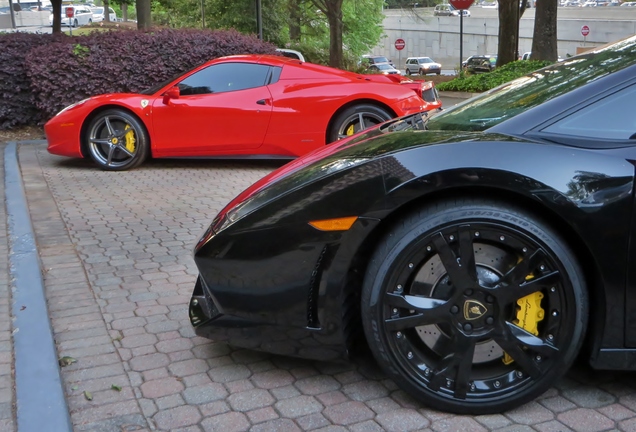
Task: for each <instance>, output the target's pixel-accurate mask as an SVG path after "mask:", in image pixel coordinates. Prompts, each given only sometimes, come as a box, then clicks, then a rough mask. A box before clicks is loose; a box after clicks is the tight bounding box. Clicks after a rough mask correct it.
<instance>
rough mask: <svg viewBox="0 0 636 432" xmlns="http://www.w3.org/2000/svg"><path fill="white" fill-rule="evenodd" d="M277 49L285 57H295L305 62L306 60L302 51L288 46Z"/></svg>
mask: <svg viewBox="0 0 636 432" xmlns="http://www.w3.org/2000/svg"><path fill="white" fill-rule="evenodd" d="M276 51H277V52H279V53H280V54H281V55H283V56H285V57H288V58H293V59H296V60H300V61H303V62H304V61H305V56H303V55H302V54H301V52H300V51H296V50H292V49H287V48H276Z"/></svg>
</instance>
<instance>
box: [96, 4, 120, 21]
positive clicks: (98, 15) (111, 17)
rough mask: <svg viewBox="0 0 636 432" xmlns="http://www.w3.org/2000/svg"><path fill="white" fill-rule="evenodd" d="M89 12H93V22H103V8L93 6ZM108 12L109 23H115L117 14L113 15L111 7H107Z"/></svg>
mask: <svg viewBox="0 0 636 432" xmlns="http://www.w3.org/2000/svg"><path fill="white" fill-rule="evenodd" d="M91 10H92V11H93V22H101V21H104V7H103V6H95V7H92V8H91ZM108 10H109V13H108V19H109V20H110V21H111V22H115V21H117V14H116V13H115V10H114V9H113V8H111V7H109V8H108Z"/></svg>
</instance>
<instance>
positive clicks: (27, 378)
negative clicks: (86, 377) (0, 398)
mask: <svg viewBox="0 0 636 432" xmlns="http://www.w3.org/2000/svg"><path fill="white" fill-rule="evenodd" d="M36 142H37V143H39V142H41V141H26V142H24V143H36ZM4 164H5V199H6V209H7V228H8V238H9V264H10V277H11V279H10V280H11V292H12V315H13V347H14V365H15V387H16V405H17V423H18V430H19V431H25V432H30V431H56V432H57V431H59V432H65V431H69V432H71V431H72V430H73V426H72V424H71V418H70V415H69V412H68V405H67V403H66V398H65V395H64V388H63V384H62V379H61V376H60V369H59V365H58V360H57V351H56V349H55V342H54V340H53V331H52V328H51V322H50V320H49V314H48V309H47V304H46V297H45V293H44V282H43V280H42V267H41V263H40V257H39V254H38V251H37V245H36V243H35V234H34V232H33V226H32V225H31V217H30V215H29V207H28V205H27V200H26V194H25V191H24V185H23V184H22V175H21V172H20V165H19V162H18V145H17V143H15V142H9V143H8V144H7V146H6V147H5V151H4Z"/></svg>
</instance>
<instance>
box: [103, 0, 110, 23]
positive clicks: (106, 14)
mask: <svg viewBox="0 0 636 432" xmlns="http://www.w3.org/2000/svg"><path fill="white" fill-rule="evenodd" d="M102 3H103V4H104V21H106V22H107V23H109V22H110V13H109V12H110V9H109V7H110V5H109V4H108V0H103V1H102Z"/></svg>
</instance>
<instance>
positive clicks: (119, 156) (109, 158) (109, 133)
mask: <svg viewBox="0 0 636 432" xmlns="http://www.w3.org/2000/svg"><path fill="white" fill-rule="evenodd" d="M138 139H139V136H138V133H137V131H136V129H135V127H134V126H133V125H132V124H130V123H129V122H128V121H127V120H126V118H125V117H123V116H120V115H116V114H111V115H107V116H104V117H102V118H100V119H99V121H97V122H96V123H95V124H94V125H93V126H92V128H91V130H90V131H89V135H88V145H89V147H90V150H91V154H92V155H93V156H94V157H95V159H96V161H97V162H98V163H100V164H101V165H104V166H107V167H110V168H120V167H123V166H126V165H128V164H129V163H130V162H131V161H132V159H133V158H134V157H135V156H136V154H137V151H138Z"/></svg>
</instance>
